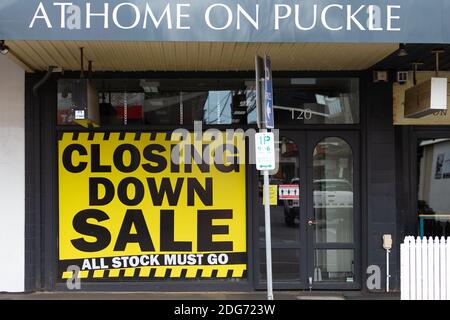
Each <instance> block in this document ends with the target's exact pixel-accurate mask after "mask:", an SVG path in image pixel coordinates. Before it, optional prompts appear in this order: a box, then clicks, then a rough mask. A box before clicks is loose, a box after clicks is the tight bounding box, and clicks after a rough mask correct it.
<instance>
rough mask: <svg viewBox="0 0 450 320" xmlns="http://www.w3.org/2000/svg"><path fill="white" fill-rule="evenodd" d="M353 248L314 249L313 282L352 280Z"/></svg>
mask: <svg viewBox="0 0 450 320" xmlns="http://www.w3.org/2000/svg"><path fill="white" fill-rule="evenodd" d="M354 268H355V265H354V253H353V250H347V249H339V250H314V278H313V280H314V282H322V281H327V282H329V281H333V282H354V281H355V279H354V273H355V270H354Z"/></svg>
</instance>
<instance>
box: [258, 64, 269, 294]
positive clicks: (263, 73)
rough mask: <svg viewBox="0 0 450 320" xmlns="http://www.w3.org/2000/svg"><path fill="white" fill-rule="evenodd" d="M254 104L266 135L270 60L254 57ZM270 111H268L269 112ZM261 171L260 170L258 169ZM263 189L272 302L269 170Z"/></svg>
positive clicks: (267, 264) (265, 174)
mask: <svg viewBox="0 0 450 320" xmlns="http://www.w3.org/2000/svg"><path fill="white" fill-rule="evenodd" d="M255 63H256V104H257V122H258V127H259V128H260V129H261V131H260V132H261V133H267V128H268V127H269V128H273V100H272V70H271V69H272V68H271V63H270V59H269V58H268V57H267V56H266V57H265V59H264V60H263V59H262V58H261V57H259V56H256V61H255ZM269 109H270V110H269ZM260 170H261V169H260ZM263 175H264V187H263V199H264V229H265V237H266V273H267V299H268V300H273V280H272V233H271V228H270V226H271V221H270V185H269V184H270V181H269V170H267V169H265V170H263Z"/></svg>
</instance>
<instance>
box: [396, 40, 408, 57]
mask: <svg viewBox="0 0 450 320" xmlns="http://www.w3.org/2000/svg"><path fill="white" fill-rule="evenodd" d="M407 55H408V51H406V44H404V43H400V44H399V46H398V52H397V56H399V57H406V56H407Z"/></svg>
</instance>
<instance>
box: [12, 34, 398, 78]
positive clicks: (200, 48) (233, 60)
mask: <svg viewBox="0 0 450 320" xmlns="http://www.w3.org/2000/svg"><path fill="white" fill-rule="evenodd" d="M7 45H8V47H9V48H10V56H11V58H13V59H15V60H16V61H17V62H18V63H19V64H21V65H22V66H24V68H26V70H27V71H43V70H47V69H48V67H49V66H56V67H60V68H63V69H64V70H80V48H84V57H85V64H84V65H85V68H86V66H87V61H89V60H91V61H92V62H93V70H94V71H129V72H132V71H247V70H254V63H255V62H254V61H255V54H261V55H263V54H265V53H267V54H268V55H270V56H271V58H272V64H273V69H274V70H279V71H286V70H293V71H316V70H317V71H318V70H320V71H330V70H336V71H339V70H365V69H368V68H370V67H371V66H373V65H374V64H376V63H377V62H379V61H381V60H383V59H384V58H385V57H387V56H389V55H390V54H392V53H393V52H395V51H396V50H397V49H398V44H392V43H391V44H360V43H358V44H354V43H352V44H334V43H225V42H131V41H130V42H120V41H8V42H7Z"/></svg>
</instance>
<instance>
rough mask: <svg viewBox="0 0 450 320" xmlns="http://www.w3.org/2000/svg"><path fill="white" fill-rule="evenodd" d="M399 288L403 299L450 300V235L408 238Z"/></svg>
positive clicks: (402, 257) (402, 247)
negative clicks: (445, 236)
mask: <svg viewBox="0 0 450 320" xmlns="http://www.w3.org/2000/svg"><path fill="white" fill-rule="evenodd" d="M400 290H401V293H400V295H401V299H402V300H450V237H448V238H447V240H446V239H445V238H444V237H442V238H441V239H439V238H438V237H436V238H434V239H433V238H431V237H430V238H429V239H427V238H423V239H421V238H420V237H417V238H416V239H415V238H414V237H405V240H404V242H403V243H402V244H401V245H400Z"/></svg>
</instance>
